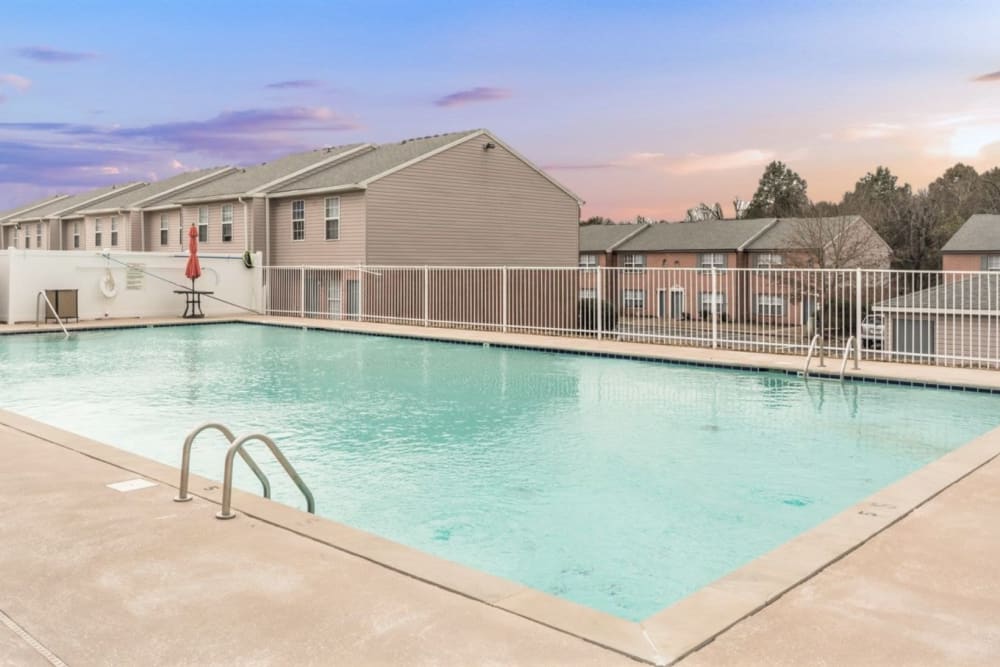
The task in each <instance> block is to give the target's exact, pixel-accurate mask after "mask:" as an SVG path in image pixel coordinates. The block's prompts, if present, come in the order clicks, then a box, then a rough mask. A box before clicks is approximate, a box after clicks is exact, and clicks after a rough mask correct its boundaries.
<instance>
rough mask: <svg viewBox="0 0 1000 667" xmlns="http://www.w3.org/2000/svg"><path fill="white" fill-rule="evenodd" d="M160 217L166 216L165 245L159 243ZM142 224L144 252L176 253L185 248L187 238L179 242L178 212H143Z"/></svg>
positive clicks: (176, 210)
mask: <svg viewBox="0 0 1000 667" xmlns="http://www.w3.org/2000/svg"><path fill="white" fill-rule="evenodd" d="M160 216H166V219H167V242H166V244H163V243H160ZM143 224H144V225H145V234H146V247H145V249H146V250H152V251H155V252H176V251H179V250H184V249H185V248H187V243H186V239H187V237H184V241H183V242H182V240H181V229H180V210H178V209H173V210H167V211H145V212H144V213H143Z"/></svg>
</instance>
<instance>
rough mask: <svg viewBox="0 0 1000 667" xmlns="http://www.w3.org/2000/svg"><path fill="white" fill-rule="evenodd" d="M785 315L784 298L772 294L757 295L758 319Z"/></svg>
mask: <svg viewBox="0 0 1000 667" xmlns="http://www.w3.org/2000/svg"><path fill="white" fill-rule="evenodd" d="M784 314H785V297H783V296H777V295H774V294H758V295H757V315H758V316H760V317H781V316H782V315H784Z"/></svg>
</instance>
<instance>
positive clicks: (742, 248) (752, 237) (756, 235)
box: [736, 218, 778, 252]
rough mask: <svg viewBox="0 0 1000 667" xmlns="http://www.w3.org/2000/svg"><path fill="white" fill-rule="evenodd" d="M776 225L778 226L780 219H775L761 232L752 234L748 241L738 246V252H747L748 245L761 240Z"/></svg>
mask: <svg viewBox="0 0 1000 667" xmlns="http://www.w3.org/2000/svg"><path fill="white" fill-rule="evenodd" d="M776 224H778V218H773V219H772V220H771V222H769V223H767V224H766V225H764V226H763V227H762V228H761V229H760V230H759V231H756V232H754V233H753V234H751V235H750V238H748V239H747V240H746V241H744V242H743V243H741V244H739V245H738V246H736V252H743V251H744V250H746V248H747V246H748V245H750V244H751V243H753V242H754V241H756V240H757V239H759V238H760V237H761V236H762V235H763V234H764V232H766V231H767V230H769V229H771V227H774V226H775V225H776Z"/></svg>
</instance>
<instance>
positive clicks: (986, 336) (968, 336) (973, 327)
mask: <svg viewBox="0 0 1000 667" xmlns="http://www.w3.org/2000/svg"><path fill="white" fill-rule="evenodd" d="M936 320H937V321H936V324H935V327H934V344H935V347H936V351H937V353H938V354H940V355H946V356H955V357H973V358H977V359H990V360H991V361H988V362H986V361H983V362H976V361H963V360H959V359H949V360H941V361H939V363H942V364H944V365H947V366H973V367H984V368H997V367H1000V331H998V329H997V325H996V321H995V319H994V318H992V317H978V316H962V315H948V316H939V317H937V318H936Z"/></svg>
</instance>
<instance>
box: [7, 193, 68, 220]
mask: <svg viewBox="0 0 1000 667" xmlns="http://www.w3.org/2000/svg"><path fill="white" fill-rule="evenodd" d="M67 197H69V195H53V196H51V197H45V198H44V199H36V200H35V201H33V202H30V203H28V204H23V205H21V206H17V207H15V208H10V209H7V210H6V211H2V212H0V222H3V221H4V220H7V219H8V218H13V217H15V216H18V215H23V214H25V213H29V212H31V211H33V210H35V209H38V208H41V207H42V206H45V205H46V204H51V203H52V202H56V201H59V200H62V199H66V198H67Z"/></svg>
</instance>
